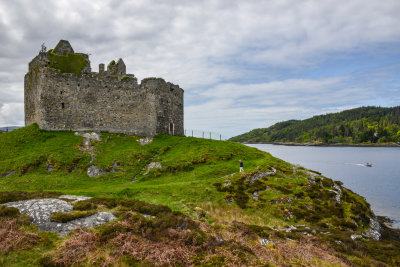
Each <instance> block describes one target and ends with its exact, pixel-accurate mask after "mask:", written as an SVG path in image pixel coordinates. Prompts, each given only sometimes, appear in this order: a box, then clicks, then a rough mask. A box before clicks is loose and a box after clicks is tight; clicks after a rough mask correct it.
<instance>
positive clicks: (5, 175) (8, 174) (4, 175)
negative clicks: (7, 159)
mask: <svg viewBox="0 0 400 267" xmlns="http://www.w3.org/2000/svg"><path fill="white" fill-rule="evenodd" d="M13 174H15V171H11V172H9V173H5V174H1V175H0V177H8V176H10V175H13Z"/></svg>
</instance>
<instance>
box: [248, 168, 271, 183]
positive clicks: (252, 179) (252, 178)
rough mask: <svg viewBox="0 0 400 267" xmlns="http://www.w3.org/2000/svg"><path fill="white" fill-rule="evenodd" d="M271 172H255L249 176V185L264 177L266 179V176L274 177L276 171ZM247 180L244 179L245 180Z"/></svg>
mask: <svg viewBox="0 0 400 267" xmlns="http://www.w3.org/2000/svg"><path fill="white" fill-rule="evenodd" d="M271 170H272V171H271V172H261V171H260V172H257V173H255V174H253V175H252V176H250V182H249V184H253V183H254V182H255V181H257V180H259V179H261V178H264V177H268V176H274V175H276V169H275V168H271ZM247 179H248V178H246V180H247Z"/></svg>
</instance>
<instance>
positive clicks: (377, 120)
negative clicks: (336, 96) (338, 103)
mask: <svg viewBox="0 0 400 267" xmlns="http://www.w3.org/2000/svg"><path fill="white" fill-rule="evenodd" d="M230 141H235V142H259V143H263V142H266V143H288V142H291V143H316V144H387V143H399V142H400V106H398V107H393V108H381V107H360V108H355V109H350V110H345V111H342V112H339V113H332V114H326V115H319V116H314V117H312V118H309V119H306V120H289V121H284V122H279V123H276V124H274V125H272V126H271V127H268V128H260V129H254V130H252V131H250V132H247V133H244V134H241V135H238V136H235V137H232V138H231V139H230Z"/></svg>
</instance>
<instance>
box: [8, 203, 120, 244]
mask: <svg viewBox="0 0 400 267" xmlns="http://www.w3.org/2000/svg"><path fill="white" fill-rule="evenodd" d="M60 198H64V199H75V200H76V201H79V200H83V199H88V197H75V196H70V195H63V196H60ZM2 205H5V206H8V207H14V208H17V209H18V210H19V211H20V212H21V213H22V214H26V215H28V216H29V217H32V218H33V221H32V223H33V224H35V225H37V226H38V230H39V231H50V232H58V233H59V234H60V235H61V236H65V235H66V234H67V233H68V232H69V231H71V230H73V229H75V228H78V227H94V226H98V225H102V224H105V223H107V222H109V221H112V220H114V219H115V218H116V217H115V216H114V215H113V214H112V213H110V212H97V213H95V214H93V215H91V216H89V217H86V218H80V219H76V220H72V221H69V222H67V223H59V222H52V221H50V216H51V214H52V213H55V212H71V211H72V210H73V206H72V205H71V204H70V203H68V202H67V201H65V200H61V199H56V198H45V199H31V200H22V201H15V202H8V203H4V204H2Z"/></svg>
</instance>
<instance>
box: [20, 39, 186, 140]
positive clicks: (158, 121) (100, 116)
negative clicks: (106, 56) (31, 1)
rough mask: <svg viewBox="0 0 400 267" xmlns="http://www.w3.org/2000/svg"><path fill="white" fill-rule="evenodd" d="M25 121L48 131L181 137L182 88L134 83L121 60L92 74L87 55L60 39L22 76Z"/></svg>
mask: <svg viewBox="0 0 400 267" xmlns="http://www.w3.org/2000/svg"><path fill="white" fill-rule="evenodd" d="M24 92H25V125H30V124H32V123H37V124H38V125H39V127H40V128H41V129H45V130H50V131H61V130H73V131H87V130H90V131H96V132H102V131H105V132H113V133H125V134H132V135H139V136H154V135H157V134H160V133H165V134H171V135H183V133H184V128H183V90H182V89H181V88H180V87H179V86H178V85H174V84H172V83H169V82H165V81H164V80H163V79H161V78H146V79H143V80H142V81H141V83H140V84H138V82H137V78H136V77H135V76H134V75H133V74H126V66H125V63H124V62H123V60H122V59H119V60H118V61H117V62H115V61H111V62H110V64H108V66H107V70H105V65H104V64H100V65H99V72H92V71H91V67H90V61H89V56H88V55H87V54H83V53H75V52H74V50H73V49H72V47H71V45H70V43H69V42H68V41H66V40H61V41H60V42H59V43H58V44H57V46H56V47H55V48H54V49H50V50H49V51H46V50H45V49H42V50H41V51H40V52H39V55H37V56H36V57H35V58H34V59H33V60H32V61H31V62H30V63H29V71H28V73H27V74H26V75H25V86H24Z"/></svg>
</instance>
